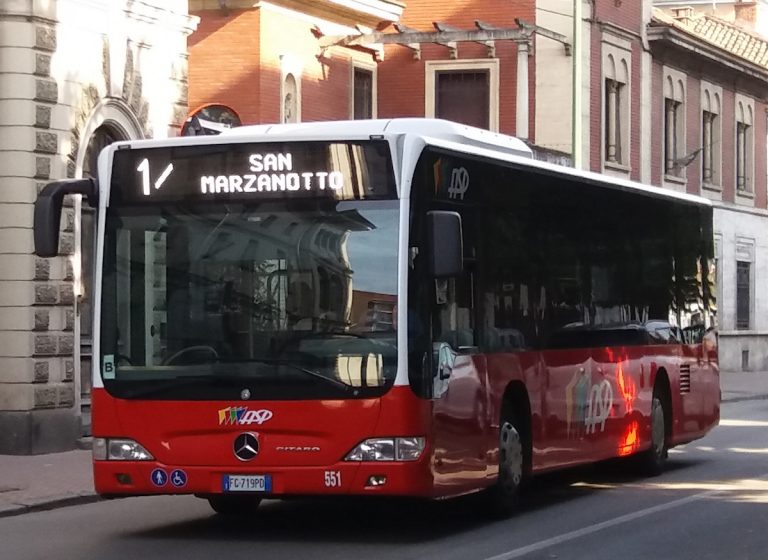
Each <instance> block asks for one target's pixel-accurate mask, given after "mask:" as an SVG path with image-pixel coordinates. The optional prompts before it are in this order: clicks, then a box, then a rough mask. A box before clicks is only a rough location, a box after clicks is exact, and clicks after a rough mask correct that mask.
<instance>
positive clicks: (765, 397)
mask: <svg viewBox="0 0 768 560" xmlns="http://www.w3.org/2000/svg"><path fill="white" fill-rule="evenodd" d="M765 400H768V395H746V396H743V397H729V398H727V399H722V398H721V399H720V402H721V403H731V402H743V401H765Z"/></svg>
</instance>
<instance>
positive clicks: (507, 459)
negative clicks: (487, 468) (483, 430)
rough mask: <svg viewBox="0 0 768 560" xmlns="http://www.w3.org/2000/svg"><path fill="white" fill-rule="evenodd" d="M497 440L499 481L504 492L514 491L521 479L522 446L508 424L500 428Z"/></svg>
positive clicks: (514, 431) (515, 431)
mask: <svg viewBox="0 0 768 560" xmlns="http://www.w3.org/2000/svg"><path fill="white" fill-rule="evenodd" d="M499 438H500V444H499V453H500V457H499V480H500V482H501V485H502V486H503V487H504V489H505V490H508V491H514V490H515V489H516V488H517V487H518V486H519V485H520V480H521V479H522V478H523V444H522V442H521V441H520V434H519V433H518V431H517V430H516V429H515V427H514V426H513V425H512V424H510V423H509V422H504V424H503V425H502V426H501V430H500V434H499Z"/></svg>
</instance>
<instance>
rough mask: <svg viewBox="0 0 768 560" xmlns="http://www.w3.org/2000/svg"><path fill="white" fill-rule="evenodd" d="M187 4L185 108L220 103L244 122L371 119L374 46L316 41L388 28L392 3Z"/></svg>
mask: <svg viewBox="0 0 768 560" xmlns="http://www.w3.org/2000/svg"><path fill="white" fill-rule="evenodd" d="M189 8H190V12H191V13H192V14H195V15H197V16H199V17H200V24H199V27H198V29H197V31H196V32H195V33H194V34H193V35H192V36H191V37H190V39H189V56H190V88H189V105H190V108H191V109H192V110H194V109H196V108H197V107H199V106H201V105H205V104H207V103H211V102H216V103H221V104H223V105H226V106H228V107H230V108H232V109H233V110H234V111H235V112H236V113H237V114H238V116H239V117H240V119H241V121H242V122H244V123H269V122H300V121H317V120H325V119H332V120H339V119H344V118H353V117H354V116H360V117H364V118H370V117H375V116H376V108H377V97H376V94H377V90H376V88H375V84H376V75H377V71H378V68H377V63H376V58H375V57H376V56H377V53H378V52H379V51H378V50H377V49H376V48H346V47H329V48H326V49H321V48H320V46H319V38H320V37H321V36H324V35H332V36H333V35H348V34H352V33H359V31H358V28H359V29H360V30H363V31H366V32H367V31H373V30H375V29H376V28H377V27H383V26H386V25H389V24H390V23H393V22H395V21H397V20H398V18H399V16H400V14H401V12H402V8H403V6H402V4H401V3H400V2H396V1H392V0H377V1H369V2H363V1H360V2H345V3H344V5H343V6H342V5H341V4H340V3H337V2H332V1H320V2H317V1H309V0H297V1H292V2H282V1H276V2H272V3H267V2H256V3H254V2H252V1H251V2H248V1H244V0H226V1H224V2H219V0H190V2H189ZM355 92H356V94H355ZM356 102H357V103H356Z"/></svg>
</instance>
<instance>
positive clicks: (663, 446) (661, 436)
mask: <svg viewBox="0 0 768 560" xmlns="http://www.w3.org/2000/svg"><path fill="white" fill-rule="evenodd" d="M664 403H665V400H664V399H663V398H662V394H661V391H659V390H658V389H657V388H656V387H654V390H653V400H652V401H651V447H650V448H649V449H647V450H646V451H644V452H642V453H641V454H640V456H639V459H640V467H641V469H642V471H643V473H644V474H646V475H648V476H657V475H659V474H661V473H662V472H663V471H664V466H665V465H666V462H667V456H668V454H669V442H668V441H667V415H668V414H669V412H668V410H667V407H666V406H665V404H664Z"/></svg>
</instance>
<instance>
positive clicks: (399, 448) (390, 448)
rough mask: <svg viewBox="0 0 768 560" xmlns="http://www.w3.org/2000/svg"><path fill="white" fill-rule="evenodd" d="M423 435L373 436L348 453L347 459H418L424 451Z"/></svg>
mask: <svg viewBox="0 0 768 560" xmlns="http://www.w3.org/2000/svg"><path fill="white" fill-rule="evenodd" d="M424 445H425V440H424V438H423V437H399V438H371V439H367V440H365V441H363V442H361V443H359V444H358V445H357V446H355V448H354V449H352V451H350V452H349V453H347V456H346V457H345V458H344V460H345V461H416V460H418V459H419V457H421V453H422V452H423V451H424Z"/></svg>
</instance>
